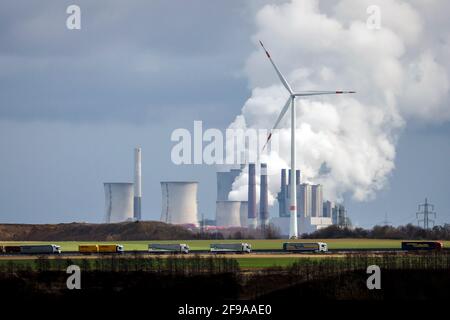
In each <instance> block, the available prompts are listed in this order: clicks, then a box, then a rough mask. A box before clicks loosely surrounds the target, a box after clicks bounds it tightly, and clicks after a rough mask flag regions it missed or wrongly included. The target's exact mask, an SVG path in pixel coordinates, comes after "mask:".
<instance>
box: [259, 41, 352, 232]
mask: <svg viewBox="0 0 450 320" xmlns="http://www.w3.org/2000/svg"><path fill="white" fill-rule="evenodd" d="M259 43H260V44H261V47H262V48H263V49H264V51H265V52H266V55H267V58H269V60H270V62H271V63H272V66H273V67H274V69H275V72H276V73H277V75H278V78H279V79H280V81H281V83H282V84H283V86H284V87H285V88H286V90H287V91H288V92H289V98H288V99H287V101H286V103H285V105H284V107H283V109H282V110H281V112H280V115H279V116H278V119H277V121H276V122H275V125H274V126H273V129H272V131H273V130H274V129H276V128H277V126H278V124H279V123H280V121H281V119H283V116H284V115H285V114H286V112H287V110H288V109H289V107H291V170H292V171H291V172H296V165H295V129H296V115H295V98H297V97H306V96H319V95H325V94H346V93H355V92H354V91H299V92H294V91H293V90H292V88H291V86H290V85H289V83H288V82H287V80H286V78H285V77H284V76H283V74H282V73H281V72H280V70H279V69H278V67H277V65H276V64H275V62H273V60H272V58H271V56H270V54H269V52H268V51H267V50H266V48H265V47H264V45H263V43H262V42H261V41H260V42H259ZM272 131H271V132H270V133H269V136H268V137H267V141H266V145H267V143H268V142H269V140H270V138H271V137H272ZM264 147H265V145H264ZM289 213H290V222H289V238H291V239H296V238H297V237H298V231H297V187H296V176H295V174H291V188H290V204H289Z"/></svg>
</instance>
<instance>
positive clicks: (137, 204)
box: [133, 147, 142, 220]
mask: <svg viewBox="0 0 450 320" xmlns="http://www.w3.org/2000/svg"><path fill="white" fill-rule="evenodd" d="M141 198H142V190H141V148H139V147H138V148H135V149H134V210H133V213H134V214H133V216H134V219H135V220H141Z"/></svg>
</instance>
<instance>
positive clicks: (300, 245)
mask: <svg viewBox="0 0 450 320" xmlns="http://www.w3.org/2000/svg"><path fill="white" fill-rule="evenodd" d="M283 250H284V251H290V252H327V251H328V245H327V244H326V243H325V242H285V243H283Z"/></svg>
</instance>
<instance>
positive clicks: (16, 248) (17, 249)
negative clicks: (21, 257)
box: [4, 246, 20, 253]
mask: <svg viewBox="0 0 450 320" xmlns="http://www.w3.org/2000/svg"><path fill="white" fill-rule="evenodd" d="M4 251H5V253H20V246H5V247H4Z"/></svg>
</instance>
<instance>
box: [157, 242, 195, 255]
mask: <svg viewBox="0 0 450 320" xmlns="http://www.w3.org/2000/svg"><path fill="white" fill-rule="evenodd" d="M148 252H151V253H185V254H187V253H189V246H188V245H187V244H184V243H166V244H162V243H151V244H149V245H148Z"/></svg>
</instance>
